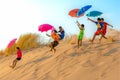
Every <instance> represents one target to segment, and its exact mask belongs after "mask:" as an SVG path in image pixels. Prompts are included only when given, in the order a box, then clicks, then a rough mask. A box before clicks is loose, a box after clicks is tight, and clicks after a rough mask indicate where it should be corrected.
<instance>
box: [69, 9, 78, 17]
mask: <svg viewBox="0 0 120 80" xmlns="http://www.w3.org/2000/svg"><path fill="white" fill-rule="evenodd" d="M78 10H79V9H72V10H71V11H69V13H68V14H69V15H70V16H71V17H77V12H78Z"/></svg>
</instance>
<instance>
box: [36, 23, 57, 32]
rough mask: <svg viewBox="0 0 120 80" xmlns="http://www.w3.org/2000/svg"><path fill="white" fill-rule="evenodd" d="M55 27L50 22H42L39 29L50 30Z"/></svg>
mask: <svg viewBox="0 0 120 80" xmlns="http://www.w3.org/2000/svg"><path fill="white" fill-rule="evenodd" d="M54 29H55V28H54V27H53V26H52V25H50V24H42V25H40V26H38V31H41V32H44V31H48V30H54Z"/></svg>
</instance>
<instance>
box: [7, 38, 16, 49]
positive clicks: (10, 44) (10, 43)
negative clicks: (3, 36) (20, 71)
mask: <svg viewBox="0 0 120 80" xmlns="http://www.w3.org/2000/svg"><path fill="white" fill-rule="evenodd" d="M16 40H17V38H14V39H12V40H11V41H10V42H9V44H8V46H7V48H10V47H12V45H13V44H14V43H15V42H16Z"/></svg>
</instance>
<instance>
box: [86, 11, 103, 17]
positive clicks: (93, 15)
mask: <svg viewBox="0 0 120 80" xmlns="http://www.w3.org/2000/svg"><path fill="white" fill-rule="evenodd" d="M102 14H103V13H102V12H100V11H91V12H89V13H88V14H86V16H88V17H97V16H100V15H102Z"/></svg>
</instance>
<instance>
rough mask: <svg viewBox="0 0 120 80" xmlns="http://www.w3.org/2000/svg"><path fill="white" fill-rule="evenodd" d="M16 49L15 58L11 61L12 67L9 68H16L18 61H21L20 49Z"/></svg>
mask: <svg viewBox="0 0 120 80" xmlns="http://www.w3.org/2000/svg"><path fill="white" fill-rule="evenodd" d="M16 49H17V58H16V59H15V60H14V61H13V64H12V66H10V67H11V68H14V67H15V66H16V64H17V62H18V61H19V60H21V58H22V52H21V50H20V48H19V47H16Z"/></svg>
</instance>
